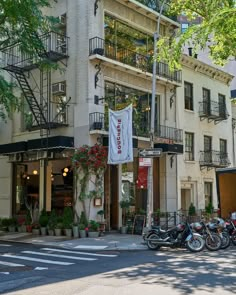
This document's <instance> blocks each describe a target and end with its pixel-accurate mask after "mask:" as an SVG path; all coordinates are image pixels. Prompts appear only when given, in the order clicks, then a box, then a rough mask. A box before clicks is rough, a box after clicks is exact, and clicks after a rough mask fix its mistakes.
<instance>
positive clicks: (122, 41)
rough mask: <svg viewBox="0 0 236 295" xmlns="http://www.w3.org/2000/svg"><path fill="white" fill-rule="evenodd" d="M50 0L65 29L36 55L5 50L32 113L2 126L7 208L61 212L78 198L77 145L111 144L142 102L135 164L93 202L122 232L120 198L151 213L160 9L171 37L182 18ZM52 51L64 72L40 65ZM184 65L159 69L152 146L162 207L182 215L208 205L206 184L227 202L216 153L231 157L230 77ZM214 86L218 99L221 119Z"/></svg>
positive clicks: (189, 62) (0, 187) (1, 201)
mask: <svg viewBox="0 0 236 295" xmlns="http://www.w3.org/2000/svg"><path fill="white" fill-rule="evenodd" d="M52 6H53V7H52V9H50V10H49V11H46V13H47V14H50V15H54V16H56V17H59V24H58V30H57V31H56V32H50V33H49V34H48V35H46V36H43V37H40V36H39V38H44V39H43V43H44V50H43V51H42V52H40V53H39V56H38V57H30V56H25V55H22V54H21V53H20V51H19V48H18V47H17V46H14V47H11V48H8V49H6V50H5V51H4V52H3V53H2V54H3V60H4V61H5V63H4V65H3V69H4V70H5V72H6V73H8V74H11V75H12V76H14V77H15V79H16V80H17V82H18V84H19V86H20V90H19V92H20V94H21V95H22V100H23V101H24V105H25V109H24V111H23V112H21V113H17V114H14V116H13V119H12V121H9V122H8V123H7V125H4V123H1V125H0V132H1V137H0V154H1V159H0V161H1V167H2V169H1V171H0V216H9V215H12V214H13V215H23V214H25V212H26V207H25V201H27V202H29V203H30V204H31V205H32V206H35V207H37V206H39V208H40V209H42V208H46V210H47V211H51V210H52V209H55V210H56V211H57V212H58V213H59V214H60V213H61V212H62V210H63V208H64V207H65V206H73V204H74V203H75V198H76V194H77V189H76V188H75V187H76V186H77V184H76V183H75V181H74V175H73V174H74V173H73V170H72V169H71V166H72V165H71V156H70V153H71V151H73V149H74V148H76V147H80V146H82V145H84V144H88V145H94V144H96V143H98V144H102V145H104V146H107V145H108V128H109V126H108V109H109V108H110V109H113V110H120V109H122V108H124V107H126V106H127V105H129V104H130V103H132V105H133V148H134V162H133V163H129V164H123V165H108V167H107V169H106V172H105V175H104V197H103V200H102V203H101V204H99V206H94V204H93V205H92V210H91V215H90V216H89V218H90V219H96V218H97V215H96V214H97V213H96V212H97V211H98V210H101V209H104V211H105V218H106V222H107V229H117V228H118V227H119V226H120V225H121V219H122V210H121V208H120V201H121V200H122V197H127V196H128V198H129V199H130V206H129V213H130V214H131V215H132V214H135V213H139V214H143V213H144V212H145V211H146V206H147V166H146V165H145V164H143V163H144V161H143V160H142V159H141V158H140V157H139V151H140V150H141V149H145V148H148V147H149V146H150V137H149V129H150V113H151V97H152V79H153V77H152V64H153V62H152V54H153V48H154V44H153V33H154V32H155V31H156V28H157V20H158V19H159V17H160V34H162V35H163V34H172V33H173V30H174V29H175V28H177V27H178V23H176V22H175V21H173V20H171V19H169V18H167V17H165V16H163V15H162V16H159V14H158V13H156V12H155V11H153V10H152V9H151V8H148V7H147V6H146V5H143V4H141V3H139V2H138V1H134V0H129V1H125V0H114V1H110V0H103V1H97V0H94V1H86V0H77V1H69V0H59V1H57V2H54V1H52ZM45 57H46V58H48V59H51V60H53V61H54V62H57V63H58V66H59V68H58V70H55V71H52V70H51V71H48V70H47V71H46V70H41V69H39V67H38V63H37V59H41V58H45ZM182 62H183V74H182V71H181V70H178V71H177V70H176V71H174V72H171V71H170V70H169V68H168V66H167V65H166V64H164V63H161V62H158V63H157V68H156V71H157V75H156V93H155V137H154V142H155V147H156V148H161V149H162V156H161V157H159V158H155V159H154V171H153V191H154V196H153V204H152V210H153V211H155V210H159V209H160V210H161V211H170V212H173V211H176V210H178V209H179V208H181V207H183V208H187V207H188V206H189V203H190V202H193V203H194V204H195V205H196V206H197V207H199V208H204V206H205V203H204V200H205V199H204V198H203V194H204V187H205V184H206V183H211V184H212V188H209V189H211V190H212V196H213V199H212V201H213V203H214V205H217V204H216V203H217V201H216V197H215V196H214V194H215V183H214V170H213V169H211V168H213V167H216V166H214V165H212V162H214V161H213V158H214V157H215V156H217V157H218V158H219V159H218V160H219V163H220V164H219V165H220V167H222V166H223V167H225V166H228V165H230V162H231V159H230V156H229V158H228V155H227V156H226V154H229V155H230V154H231V153H232V126H231V124H230V123H229V121H228V113H229V114H230V112H231V107H230V104H229V103H228V101H227V98H228V96H229V93H228V91H229V88H228V85H227V83H228V80H230V79H231V78H232V77H231V76H230V75H228V74H226V73H223V72H221V71H219V70H217V69H214V68H212V67H210V66H206V65H204V64H203V63H200V62H199V61H196V60H195V59H193V58H192V57H186V56H185V57H183V61H182ZM196 69H197V70H196ZM200 69H204V70H200ZM210 73H211V74H210ZM182 75H183V77H182ZM213 76H214V77H213ZM9 77H10V75H9ZM202 88H204V89H206V91H205V90H204V91H205V92H204V93H203V92H201V89H202ZM207 90H209V91H212V95H213V96H212V97H214V98H215V99H216V100H217V101H218V100H219V101H218V108H217V106H216V111H214V112H213V113H214V116H215V117H214V118H211V111H209V108H211V107H210V106H211V104H210V101H211V97H209V103H208V102H207V103H205V95H207V94H206V93H208V92H207ZM191 95H192V98H191V97H190V96H191ZM215 99H214V102H215ZM201 102H202V105H201ZM198 104H199V107H201V108H202V113H201V114H200V111H198ZM219 105H220V106H221V105H222V106H223V109H224V110H225V112H224V113H223V111H222V113H219V112H220V111H219ZM226 109H227V111H228V113H227V112H226ZM220 110H221V108H220ZM208 117H209V118H208ZM218 123H219V124H218ZM230 132H231V133H230ZM210 138H211V139H210ZM193 142H194V144H195V146H194V147H193V146H192V145H193ZM184 143H185V148H184ZM207 144H208V145H207ZM206 146H207V149H205V148H206ZM215 150H216V151H218V153H216V154H215V153H213V152H210V151H215ZM199 152H200V154H201V153H202V155H203V159H202V158H201V159H200V158H199V157H198V155H199ZM204 152H205V154H204ZM204 155H205V156H204ZM222 155H223V158H222V157H221V156H222ZM204 157H205V158H204ZM211 157H212V158H211ZM214 159H215V158H214ZM211 160H212V161H211ZM207 161H208V162H209V163H208V164H209V165H207V164H206V162H207ZM214 163H215V162H214ZM203 168H204V169H203ZM206 187H207V185H206ZM206 190H207V188H206Z"/></svg>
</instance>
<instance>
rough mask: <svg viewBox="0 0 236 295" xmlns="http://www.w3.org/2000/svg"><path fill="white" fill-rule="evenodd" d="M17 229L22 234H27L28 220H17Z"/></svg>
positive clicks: (23, 218) (22, 218)
mask: <svg viewBox="0 0 236 295" xmlns="http://www.w3.org/2000/svg"><path fill="white" fill-rule="evenodd" d="M17 229H18V232H20V233H26V220H25V217H19V218H18V220H17Z"/></svg>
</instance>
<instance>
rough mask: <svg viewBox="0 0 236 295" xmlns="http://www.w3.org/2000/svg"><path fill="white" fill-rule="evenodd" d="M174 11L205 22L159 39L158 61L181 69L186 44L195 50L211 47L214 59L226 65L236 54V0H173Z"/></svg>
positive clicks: (176, 13)
mask: <svg viewBox="0 0 236 295" xmlns="http://www.w3.org/2000/svg"><path fill="white" fill-rule="evenodd" d="M169 2H170V11H169V12H170V13H171V14H174V15H181V14H182V15H183V14H184V15H186V16H187V18H188V20H189V21H193V20H194V19H195V18H196V17H200V18H201V20H202V22H201V24H197V25H191V26H189V27H188V29H187V30H186V31H185V32H184V33H181V32H180V30H178V32H176V34H175V36H174V37H173V36H162V37H161V38H160V40H159V41H158V60H162V61H165V62H167V63H168V64H169V65H170V67H171V68H172V69H173V68H179V66H180V63H179V60H180V58H181V54H182V49H183V46H184V45H186V44H189V45H190V46H191V47H192V48H193V52H194V53H197V52H198V51H199V50H203V49H208V50H209V56H210V57H211V59H212V61H213V62H214V63H215V64H217V65H221V66H223V65H224V64H226V63H227V61H228V60H229V59H231V58H232V59H235V57H236V26H235V23H236V0H194V1H193V0H171V1H169Z"/></svg>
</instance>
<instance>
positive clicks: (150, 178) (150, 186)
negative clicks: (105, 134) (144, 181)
mask: <svg viewBox="0 0 236 295" xmlns="http://www.w3.org/2000/svg"><path fill="white" fill-rule="evenodd" d="M166 1H167V0H163V2H162V4H161V7H160V11H159V15H158V19H157V30H156V32H155V33H154V52H153V69H152V100H151V126H150V148H151V149H153V148H154V132H155V99H156V70H157V68H156V67H157V61H156V59H157V41H158V39H159V34H160V21H161V15H162V12H163V9H164V6H165V4H166ZM152 211H153V158H151V163H150V167H149V169H148V196H147V227H148V228H150V227H151V222H152V220H151V219H152Z"/></svg>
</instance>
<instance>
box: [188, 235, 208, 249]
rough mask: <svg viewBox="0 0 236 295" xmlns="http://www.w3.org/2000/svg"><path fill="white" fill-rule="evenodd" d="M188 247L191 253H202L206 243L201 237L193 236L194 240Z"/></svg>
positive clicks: (192, 239) (191, 240)
mask: <svg viewBox="0 0 236 295" xmlns="http://www.w3.org/2000/svg"><path fill="white" fill-rule="evenodd" d="M186 246H187V248H188V249H189V250H190V251H191V252H200V251H202V250H203V248H204V246H205V241H204V239H203V238H202V237H201V236H199V235H194V234H193V236H192V238H191V239H190V240H189V241H187V244H186Z"/></svg>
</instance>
